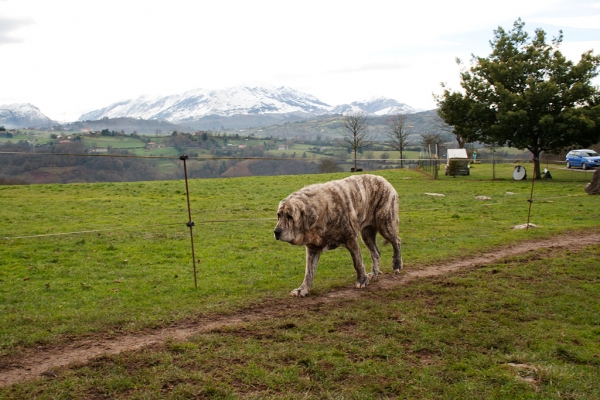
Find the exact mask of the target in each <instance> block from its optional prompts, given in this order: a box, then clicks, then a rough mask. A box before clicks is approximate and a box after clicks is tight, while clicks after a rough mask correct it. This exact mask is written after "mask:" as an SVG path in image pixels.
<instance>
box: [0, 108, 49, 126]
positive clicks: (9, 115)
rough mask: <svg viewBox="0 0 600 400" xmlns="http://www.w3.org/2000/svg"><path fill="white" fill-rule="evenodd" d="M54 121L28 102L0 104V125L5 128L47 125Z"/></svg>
mask: <svg viewBox="0 0 600 400" xmlns="http://www.w3.org/2000/svg"><path fill="white" fill-rule="evenodd" d="M55 123H56V122H54V121H52V120H51V119H50V118H48V117H46V116H45V115H44V114H42V112H41V111H40V109H39V108H37V107H35V106H33V105H31V104H29V103H20V104H4V105H1V106H0V126H4V127H5V128H7V129H13V128H38V127H48V126H49V125H52V124H55Z"/></svg>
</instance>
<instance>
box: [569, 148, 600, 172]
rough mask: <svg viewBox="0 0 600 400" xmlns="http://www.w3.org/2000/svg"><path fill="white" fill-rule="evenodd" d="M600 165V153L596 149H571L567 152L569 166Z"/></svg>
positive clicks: (591, 166) (593, 166)
mask: <svg viewBox="0 0 600 400" xmlns="http://www.w3.org/2000/svg"><path fill="white" fill-rule="evenodd" d="M598 166H600V154H598V153H596V152H595V151H594V150H589V149H583V150H571V151H570V152H569V153H568V154H567V168H571V167H581V168H583V169H588V168H596V167H598Z"/></svg>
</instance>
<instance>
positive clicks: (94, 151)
mask: <svg viewBox="0 0 600 400" xmlns="http://www.w3.org/2000/svg"><path fill="white" fill-rule="evenodd" d="M87 152H88V153H108V148H106V147H96V148H95V149H87Z"/></svg>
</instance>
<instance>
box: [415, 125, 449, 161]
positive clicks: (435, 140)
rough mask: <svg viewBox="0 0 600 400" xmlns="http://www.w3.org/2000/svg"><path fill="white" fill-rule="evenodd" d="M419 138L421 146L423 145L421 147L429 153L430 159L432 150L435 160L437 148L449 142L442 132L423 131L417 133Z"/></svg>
mask: <svg viewBox="0 0 600 400" xmlns="http://www.w3.org/2000/svg"><path fill="white" fill-rule="evenodd" d="M419 136H421V144H422V145H423V147H426V148H427V152H428V153H429V157H430V158H431V150H432V149H434V150H435V158H438V156H439V154H438V149H439V147H440V146H441V145H443V144H444V143H447V142H448V141H449V140H448V136H447V134H445V133H442V132H430V131H425V132H421V133H419Z"/></svg>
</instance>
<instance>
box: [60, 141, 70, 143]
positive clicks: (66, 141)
mask: <svg viewBox="0 0 600 400" xmlns="http://www.w3.org/2000/svg"><path fill="white" fill-rule="evenodd" d="M58 143H71V141H70V140H59V141H58Z"/></svg>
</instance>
